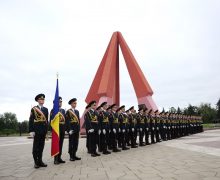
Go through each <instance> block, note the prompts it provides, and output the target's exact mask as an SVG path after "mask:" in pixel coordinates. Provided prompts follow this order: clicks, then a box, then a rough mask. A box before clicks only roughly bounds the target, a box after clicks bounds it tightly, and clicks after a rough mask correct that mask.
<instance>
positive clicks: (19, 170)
mask: <svg viewBox="0 0 220 180" xmlns="http://www.w3.org/2000/svg"><path fill="white" fill-rule="evenodd" d="M50 143H51V142H50V140H49V141H46V145H45V150H44V157H43V159H44V161H45V162H46V163H47V164H48V167H47V168H40V169H37V170H36V169H34V168H33V159H32V154H31V151H32V149H31V148H32V140H30V139H27V138H25V137H21V138H19V137H16V138H13V137H10V138H0V179H1V180H2V179H3V180H14V179H17V180H20V179H30V180H32V179H33V180H35V179H36V180H44V179H49V180H50V179H51V180H52V179H55V180H56V179H57V180H58V179H59V180H60V179H61V180H65V179H74V180H75V179H76V180H88V179H90V180H93V179H94V180H99V179H100V180H105V179H110V180H123V179H126V180H129V179H131V180H136V179H137V180H141V179H144V180H145V179H149V180H154V179H155V180H156V179H163V180H164V179H165V180H172V179H174V180H175V179H176V180H186V179H187V180H197V179H198V180H206V179H207V180H212V179H213V180H215V179H220V146H218V144H220V130H212V131H206V132H204V133H200V134H196V135H193V136H187V137H184V138H180V139H176V140H172V141H166V142H161V143H158V144H154V145H150V146H145V147H139V148H136V149H131V150H128V151H123V152H120V153H112V154H111V155H101V156H100V157H96V158H93V157H91V156H90V155H89V154H87V153H86V148H85V139H80V144H79V151H78V156H80V157H82V160H81V161H74V162H70V161H69V156H68V154H67V149H68V148H67V147H68V139H65V141H64V150H63V152H64V154H63V159H64V160H66V163H65V164H61V165H54V164H53V159H52V158H51V157H50V154H49V153H50ZM198 143H199V144H198ZM212 143H214V144H217V145H215V146H214V147H213V146H211V145H210V144H212ZM201 149H202V150H201ZM210 152H212V153H210Z"/></svg>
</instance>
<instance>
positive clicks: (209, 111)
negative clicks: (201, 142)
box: [198, 103, 217, 123]
mask: <svg viewBox="0 0 220 180" xmlns="http://www.w3.org/2000/svg"><path fill="white" fill-rule="evenodd" d="M198 113H199V114H200V115H201V116H202V119H203V122H204V123H213V122H214V121H215V119H216V114H217V111H216V109H215V108H212V107H211V104H209V103H201V104H200V105H199V107H198Z"/></svg>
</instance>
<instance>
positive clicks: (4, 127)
mask: <svg viewBox="0 0 220 180" xmlns="http://www.w3.org/2000/svg"><path fill="white" fill-rule="evenodd" d="M0 125H1V129H0V131H1V133H2V134H6V135H9V134H12V133H16V132H17V131H18V120H17V117H16V114H14V113H11V112H5V113H4V114H2V115H0Z"/></svg>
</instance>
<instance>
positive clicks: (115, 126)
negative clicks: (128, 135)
mask: <svg viewBox="0 0 220 180" xmlns="http://www.w3.org/2000/svg"><path fill="white" fill-rule="evenodd" d="M108 109H111V111H110V113H109V124H110V144H111V149H112V150H113V152H120V151H121V150H120V149H118V145H117V144H118V142H117V141H118V132H119V122H118V114H117V113H116V109H117V106H116V104H112V105H111V106H110V107H109V108H108Z"/></svg>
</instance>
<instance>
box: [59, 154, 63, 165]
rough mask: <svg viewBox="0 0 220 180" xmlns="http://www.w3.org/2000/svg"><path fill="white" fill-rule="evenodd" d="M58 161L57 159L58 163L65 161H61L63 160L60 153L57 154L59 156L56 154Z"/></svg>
mask: <svg viewBox="0 0 220 180" xmlns="http://www.w3.org/2000/svg"><path fill="white" fill-rule="evenodd" d="M58 161H59V163H65V161H63V160H62V159H61V154H59V156H58Z"/></svg>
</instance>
